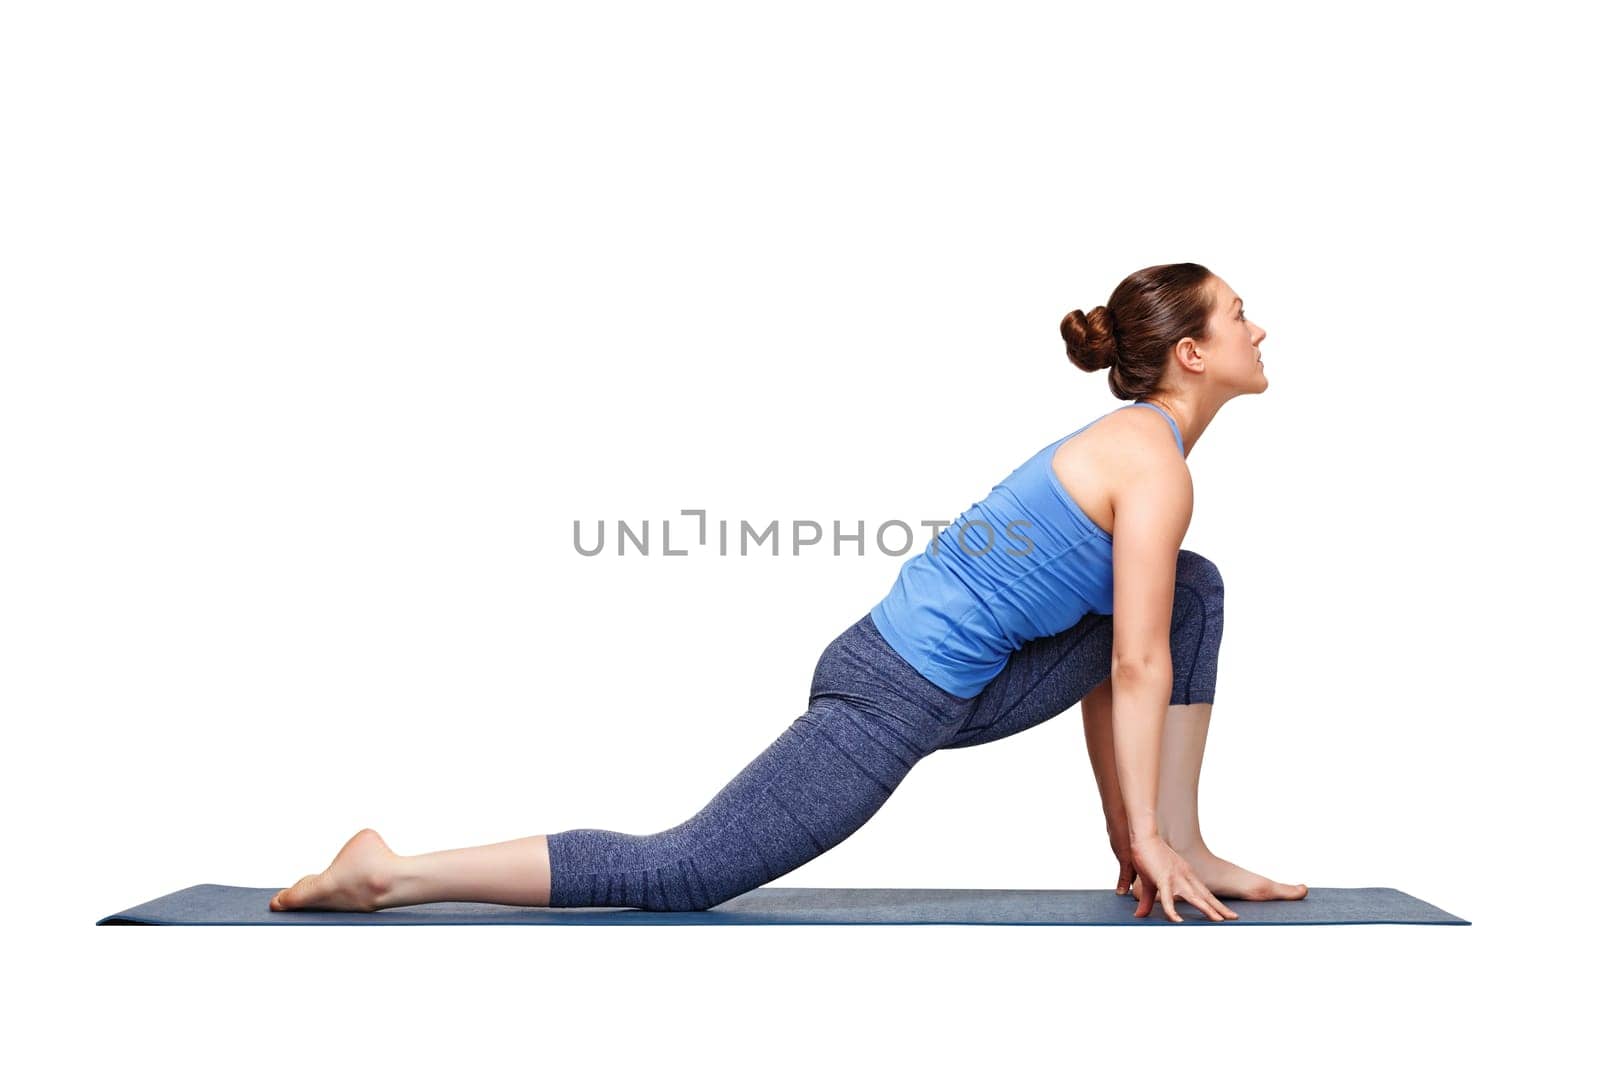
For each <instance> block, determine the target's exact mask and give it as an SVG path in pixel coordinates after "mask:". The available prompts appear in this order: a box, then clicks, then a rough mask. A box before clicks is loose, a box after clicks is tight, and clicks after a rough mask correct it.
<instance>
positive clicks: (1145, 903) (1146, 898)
mask: <svg viewBox="0 0 1600 1067" xmlns="http://www.w3.org/2000/svg"><path fill="white" fill-rule="evenodd" d="M1154 902H1155V897H1154V896H1153V895H1152V894H1151V892H1150V883H1149V882H1148V881H1145V882H1142V883H1140V885H1139V906H1138V907H1137V908H1134V909H1133V917H1134V918H1135V919H1143V918H1144V917H1145V916H1147V915H1149V914H1150V909H1151V905H1152V904H1153V903H1154Z"/></svg>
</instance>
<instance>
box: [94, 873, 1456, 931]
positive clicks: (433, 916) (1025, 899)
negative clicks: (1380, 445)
mask: <svg viewBox="0 0 1600 1067" xmlns="http://www.w3.org/2000/svg"><path fill="white" fill-rule="evenodd" d="M277 892H278V890H277V888H276V887H274V888H271V889H253V888H250V887H247V886H237V885H212V884H209V883H207V884H202V885H192V886H190V887H189V888H188V889H180V890H178V891H177V892H176V893H168V894H167V895H166V896H164V897H157V898H156V899H154V900H150V901H146V902H145V903H143V904H140V905H138V906H136V907H132V908H128V909H127V910H126V911H119V912H117V913H116V914H115V915H108V916H106V917H105V918H104V919H101V920H100V921H99V922H97V923H96V924H95V925H96V926H128V925H138V926H478V925H490V926H497V925H498V926H503V925H517V926H523V925H528V926H539V925H553V924H576V925H605V926H615V925H626V924H629V923H633V924H638V925H645V926H770V925H853V924H856V923H861V924H866V925H908V924H929V923H942V924H953V925H962V926H966V925H999V926H1140V925H1143V926H1163V927H1174V926H1196V925H1198V926H1345V925H1352V924H1364V923H1405V924H1416V925H1425V926H1471V925H1472V924H1471V923H1469V922H1467V920H1465V919H1462V918H1458V917H1457V916H1454V915H1451V914H1450V913H1449V912H1447V911H1441V910H1440V909H1439V908H1436V907H1434V906H1433V905H1432V904H1429V903H1428V902H1427V901H1423V900H1418V899H1417V898H1416V897H1413V896H1410V895H1408V894H1406V893H1402V892H1400V891H1399V890H1398V889H1386V888H1380V887H1373V888H1366V889H1331V888H1322V887H1320V886H1313V887H1311V889H1310V891H1309V892H1308V893H1307V894H1306V896H1305V898H1304V899H1302V900H1269V901H1252V900H1229V901H1227V904H1228V906H1229V907H1230V908H1232V909H1233V910H1234V911H1236V912H1238V914H1239V917H1238V918H1237V919H1228V920H1226V921H1225V922H1213V921H1212V920H1210V919H1208V918H1206V917H1205V916H1204V915H1203V914H1201V912H1200V911H1199V910H1198V909H1197V908H1195V907H1194V906H1193V905H1191V904H1189V903H1188V902H1187V901H1179V902H1178V908H1177V910H1178V914H1179V915H1181V916H1182V917H1183V920H1184V921H1183V922H1181V923H1175V922H1172V921H1170V920H1169V919H1167V917H1166V915H1165V914H1164V913H1163V912H1162V910H1161V907H1160V905H1159V904H1157V906H1156V909H1155V911H1153V912H1152V913H1151V914H1150V915H1149V916H1148V917H1147V918H1143V919H1135V918H1134V917H1133V910H1134V907H1135V906H1136V903H1137V902H1136V901H1134V900H1133V899H1132V898H1131V897H1119V896H1117V894H1116V893H1114V892H1112V891H1111V890H1109V889H806V888H798V887H796V888H777V887H773V886H764V887H762V888H760V889H752V890H751V891H750V892H748V893H744V894H741V895H740V896H737V897H734V898H733V899H732V900H729V901H725V902H723V903H721V904H718V905H717V906H716V907H714V908H710V909H707V910H705V911H641V910H638V909H634V908H521V907H512V906H510V905H506V904H466V903H441V904H413V905H411V906H409V907H404V908H386V909H384V910H383V911H372V912H347V911H305V910H296V911H272V910H271V909H269V908H268V907H267V902H268V901H270V900H271V899H272V897H273V895H274V894H275V893H277Z"/></svg>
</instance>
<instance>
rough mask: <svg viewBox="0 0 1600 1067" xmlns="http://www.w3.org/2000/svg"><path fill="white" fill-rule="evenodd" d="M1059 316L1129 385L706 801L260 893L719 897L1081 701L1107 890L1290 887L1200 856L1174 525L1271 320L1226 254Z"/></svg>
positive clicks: (863, 632)
mask: <svg viewBox="0 0 1600 1067" xmlns="http://www.w3.org/2000/svg"><path fill="white" fill-rule="evenodd" d="M1061 334H1062V337H1063V338H1064V339H1065V340H1066V345H1067V355H1068V357H1069V358H1070V359H1071V360H1072V362H1073V363H1075V364H1076V365H1078V366H1079V367H1081V368H1083V369H1084V370H1088V371H1097V370H1101V369H1104V368H1107V367H1109V368H1110V370H1111V374H1110V386H1111V391H1112V393H1114V394H1115V395H1116V396H1118V397H1120V398H1121V399H1123V400H1132V401H1133V402H1132V403H1130V404H1128V405H1126V406H1124V407H1121V408H1118V409H1116V410H1115V411H1112V412H1109V413H1107V414H1106V415H1103V416H1101V417H1100V418H1098V419H1095V420H1094V421H1092V422H1090V423H1089V424H1088V425H1086V426H1084V427H1082V428H1080V429H1079V430H1077V431H1075V432H1073V433H1070V434H1068V435H1066V436H1065V437H1063V438H1060V439H1058V440H1056V441H1053V442H1051V443H1050V444H1049V445H1046V446H1045V447H1044V448H1043V449H1041V450H1040V451H1039V452H1037V453H1035V454H1034V456H1033V457H1032V458H1030V459H1029V460H1028V461H1027V462H1025V463H1023V464H1022V466H1020V467H1018V468H1017V469H1016V470H1014V471H1012V472H1011V474H1010V475H1009V476H1007V477H1006V479H1005V480H1003V481H1002V482H1001V483H1000V484H999V485H996V486H995V487H994V489H993V491H992V492H991V493H990V494H989V496H988V497H986V498H985V499H984V500H983V501H980V502H978V503H976V504H974V505H973V506H972V507H971V508H970V509H968V510H967V511H966V512H965V513H963V515H962V516H961V517H960V518H958V519H957V520H956V521H955V522H954V523H953V524H951V526H949V527H947V528H946V529H944V530H942V531H941V532H940V533H939V535H938V536H937V537H935V538H933V539H932V540H931V541H930V542H929V545H928V548H927V549H926V550H925V551H924V552H923V553H922V554H921V555H918V556H913V557H911V558H909V559H908V560H907V561H906V562H905V564H904V565H903V566H902V567H901V569H900V573H899V575H898V577H897V578H896V580H895V584H894V586H893V588H892V589H891V590H890V591H889V593H888V595H886V596H885V597H884V598H883V599H882V600H881V601H880V602H879V603H878V604H876V605H875V606H874V607H873V608H872V610H871V611H869V612H868V613H867V614H866V615H864V616H862V617H861V618H860V619H859V620H857V621H856V622H855V623H854V624H853V625H852V626H850V628H849V629H847V630H846V631H845V632H844V633H842V634H840V635H839V636H838V637H836V638H835V639H834V640H833V642H832V643H830V644H829V645H828V647H827V648H826V649H824V651H823V653H822V656H821V658H820V660H819V661H818V663H817V666H816V671H815V673H814V675H813V677H812V682H811V694H810V703H809V707H808V708H807V710H806V712H805V714H804V715H802V716H801V717H800V718H798V719H796V720H795V721H794V723H793V724H792V725H791V726H790V727H789V729H788V730H787V731H785V732H784V734H783V735H782V736H780V737H779V738H778V739H777V740H776V741H774V742H773V743H772V745H771V746H770V747H769V748H768V749H767V750H766V751H765V752H763V753H762V754H761V755H759V756H757V757H756V758H755V759H754V760H753V761H752V762H751V763H750V764H749V765H748V766H746V767H745V768H744V769H743V770H742V771H740V772H739V774H738V775H736V776H735V777H734V779H733V781H731V782H730V783H728V785H726V786H725V787H723V789H722V790H721V791H720V792H719V793H718V794H717V795H716V796H715V797H713V798H712V799H711V801H710V803H709V804H707V805H706V807H705V808H704V809H702V810H701V811H700V812H699V813H698V814H696V815H694V816H693V817H692V818H690V819H689V820H687V821H686V822H683V823H680V824H679V825H677V826H674V827H672V828H670V829H667V830H663V831H661V832H659V833H655V834H642V835H635V834H624V833H616V832H614V831H609V830H594V829H580V830H567V831H564V832H562V833H556V834H548V835H544V834H541V835H538V836H534V837H524V838H519V839H517V840H515V841H504V842H501V843H499V844H493V845H483V846H480V847H476V848H462V849H452V850H448V851H444V852H433V853H428V854H426V855H421V856H397V855H396V854H395V853H394V852H393V851H391V850H390V849H389V847H388V846H387V845H386V844H384V842H383V839H382V838H381V837H379V836H378V834H377V833H376V831H373V830H370V829H367V830H362V831H360V832H359V833H357V834H356V835H355V836H354V837H352V838H351V839H350V840H349V841H348V842H346V844H345V846H344V848H343V849H341V850H340V852H339V854H338V855H337V856H335V857H334V860H333V863H332V864H331V865H329V867H328V869H327V870H325V871H323V872H322V873H321V874H315V875H308V876H306V877H305V878H302V879H301V880H300V881H298V882H296V883H295V884H294V885H293V886H290V887H289V888H287V889H284V890H282V891H281V892H279V893H278V894H277V895H276V896H275V897H274V898H273V899H272V902H271V905H270V906H271V908H272V909H273V910H275V911H282V910H287V909H293V908H320V909H334V910H353V911H374V910H377V909H380V908H392V907H397V906H401V905H407V904H420V903H425V902H428V901H445V900H466V901H485V902H488V903H497V904H517V905H524V906H536V907H557V908H570V907H607V906H621V907H632V908H644V909H648V910H652V911H683V910H698V909H703V908H709V907H713V906H715V905H717V904H719V903H721V902H722V901H725V900H728V899H730V898H732V897H735V896H738V895H739V894H741V893H744V892H747V891H749V890H751V889H754V888H755V887H757V886H759V885H762V884H763V883H765V882H769V881H772V880H773V879H775V878H778V877H780V876H782V875H784V874H786V873H788V872H789V871H792V870H794V869H795V868H797V867H799V866H800V865H801V864H803V863H806V862H807V861H809V860H811V859H813V858H815V857H816V856H818V855H820V854H821V853H823V852H825V851H827V850H828V849H830V848H832V847H833V846H834V845H837V844H838V843H839V842H841V841H843V840H844V839H845V838H846V837H849V836H850V835H851V834H852V833H854V832H855V831H856V830H858V829H860V827H861V826H862V825H863V824H864V823H865V822H866V821H867V819H869V818H870V817H871V816H872V814H873V813H874V812H876V811H877V810H878V808H880V807H881V806H882V805H883V802H884V801H885V800H887V799H888V797H889V795H890V793H892V792H893V791H894V789H895V787H896V786H898V785H899V784H900V782H901V780H902V779H903V778H904V777H905V775H906V774H907V773H908V772H909V771H910V770H911V768H912V766H914V765H915V764H916V762H917V761H918V760H919V759H921V758H922V757H924V756H927V755H929V754H930V753H932V752H936V751H939V750H941V749H947V748H964V747H967V746H970V745H978V744H983V743H984V742H986V741H993V740H995V739H997V738H1001V737H1007V736H1009V735H1011V734H1014V733H1017V732H1018V731H1021V730H1026V729H1027V728H1028V727H1030V726H1035V725H1037V724H1039V723H1041V722H1044V721H1045V720H1046V719H1049V718H1052V717H1053V716H1055V715H1057V714H1059V713H1060V712H1062V711H1064V710H1065V709H1067V708H1069V707H1071V706H1072V705H1073V704H1077V703H1079V702H1081V703H1082V705H1083V726H1084V737H1085V739H1086V740H1087V742H1088V746H1089V757H1090V763H1091V765H1092V767H1093V769H1094V775H1095V780H1096V782H1097V783H1098V785H1099V787H1100V795H1101V802H1102V806H1103V807H1104V809H1105V814H1106V831H1107V833H1108V835H1109V836H1110V839H1111V849H1112V852H1113V853H1115V855H1116V857H1117V860H1118V862H1119V864H1120V866H1121V871H1120V874H1119V878H1118V882H1117V890H1116V891H1117V893H1118V894H1122V893H1126V892H1129V891H1130V890H1131V891H1132V892H1133V893H1134V895H1135V896H1137V898H1138V906H1137V908H1136V909H1135V911H1134V915H1135V916H1136V917H1138V918H1145V917H1146V916H1148V915H1149V914H1150V913H1151V911H1152V910H1153V908H1154V905H1155V903H1156V902H1157V901H1159V902H1160V903H1161V906H1162V908H1163V909H1164V911H1165V914H1166V918H1167V919H1168V920H1169V921H1173V922H1182V921H1183V920H1182V919H1181V918H1180V917H1179V915H1178V913H1177V909H1176V902H1177V901H1178V900H1179V899H1183V900H1187V901H1188V902H1189V903H1191V904H1192V905H1194V906H1195V907H1196V908H1198V909H1199V910H1200V911H1201V912H1202V913H1203V914H1204V915H1205V916H1206V917H1207V918H1209V919H1211V920H1214V921H1220V920H1223V919H1236V918H1238V915H1237V914H1236V913H1235V912H1234V911H1233V910H1232V909H1230V908H1228V907H1227V906H1226V905H1225V904H1223V903H1222V901H1221V899H1219V898H1224V897H1232V898H1239V899H1248V900H1269V899H1283V900H1294V899H1299V898H1301V897H1303V896H1305V895H1306V892H1307V888H1306V886H1305V885H1303V884H1300V885H1286V884H1284V883H1281V882H1274V881H1272V880H1270V879H1268V878H1264V877H1262V876H1261V875H1258V874H1252V873H1251V872H1249V871H1247V870H1244V869H1243V868H1241V867H1238V866H1235V865H1234V864H1232V863H1228V862H1227V861H1225V860H1222V859H1219V858H1218V857H1216V856H1214V855H1213V854H1212V853H1211V851H1210V850H1209V849H1208V848H1206V846H1205V843H1204V841H1203V840H1202V839H1201V836H1200V823H1199V816H1198V814H1197V810H1196V809H1197V804H1198V784H1199V778H1200V762H1201V758H1202V756H1203V754H1204V751H1205V739H1206V730H1207V727H1208V725H1209V723H1210V720H1211V702H1212V696H1213V692H1214V688H1215V685H1216V675H1217V653H1218V649H1219V647H1220V644H1221V640H1222V579H1221V576H1220V575H1219V574H1218V572H1217V568H1216V566H1215V565H1213V564H1212V563H1211V562H1210V561H1208V560H1206V559H1205V558H1204V557H1202V556H1199V555H1196V554H1195V553H1193V552H1189V551H1187V550H1183V549H1180V548H1179V545H1180V544H1181V542H1182V540H1183V535H1184V533H1185V531H1186V530H1187V529H1188V525H1189V518H1190V515H1191V513H1192V510H1193V499H1194V498H1193V485H1192V483H1191V482H1190V478H1189V468H1188V465H1187V462H1186V459H1187V456H1188V453H1189V451H1191V450H1192V449H1193V448H1194V445H1195V442H1197V441H1198V440H1199V438H1200V435H1201V434H1202V433H1203V432H1204V431H1205V428H1206V427H1207V426H1208V425H1210V423H1211V419H1212V418H1213V416H1215V415H1216V413H1217V411H1218V410H1220V409H1221V407H1222V405H1223V404H1225V403H1227V402H1228V401H1229V400H1231V399H1232V398H1234V397H1236V396H1241V395H1244V394H1248V393H1260V392H1264V391H1265V390H1266V388H1267V379H1266V374H1265V372H1264V369H1263V364H1262V362H1261V359H1260V353H1259V351H1258V349H1257V346H1259V345H1260V343H1261V341H1262V339H1263V338H1264V337H1266V333H1265V331H1263V330H1262V329H1261V328H1260V327H1258V326H1256V325H1254V324H1253V323H1251V322H1250V321H1249V320H1248V319H1247V318H1245V315H1244V308H1243V301H1241V300H1240V299H1239V297H1238V295H1237V294H1236V293H1234V291H1233V290H1232V289H1231V288H1230V287H1229V286H1228V284H1227V283H1226V282H1224V281H1223V280H1222V279H1221V278H1218V277H1217V276H1215V275H1213V274H1212V273H1211V272H1210V271H1208V270H1206V268H1204V267H1202V266H1200V265H1198V264H1195V263H1177V264H1169V265H1166V266H1158V267H1150V268H1147V269H1145V270H1141V271H1139V272H1137V273H1135V274H1132V275H1130V276H1129V277H1128V278H1126V279H1124V280H1123V282H1122V283H1121V284H1120V285H1118V286H1117V288H1116V290H1115V291H1114V292H1113V293H1112V294H1111V298H1110V299H1109V300H1108V301H1107V302H1106V305H1105V306H1104V307H1097V308H1095V309H1094V310H1093V311H1091V312H1089V314H1087V315H1085V314H1084V313H1083V312H1081V311H1073V312H1071V313H1070V314H1068V315H1067V317H1066V318H1065V319H1063V320H1062V322H1061ZM1174 444H1176V448H1174ZM1113 535H1114V536H1113ZM1113 577H1114V578H1115V581H1113ZM1168 705H1173V706H1172V707H1171V709H1170V714H1169V708H1168ZM1113 707H1115V711H1113ZM1158 798H1159V801H1158Z"/></svg>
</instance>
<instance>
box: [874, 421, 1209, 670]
mask: <svg viewBox="0 0 1600 1067" xmlns="http://www.w3.org/2000/svg"><path fill="white" fill-rule="evenodd" d="M1139 406H1142V407H1148V408H1154V409H1155V410H1156V411H1160V412H1161V415H1162V417H1163V418H1165V419H1166V420H1167V422H1168V423H1169V424H1170V425H1171V426H1172V436H1173V437H1174V438H1176V439H1177V442H1178V451H1180V452H1182V451H1183V434H1182V433H1181V432H1180V431H1179V430H1178V424H1177V423H1176V422H1174V421H1173V418H1172V416H1171V415H1168V414H1167V413H1166V412H1165V411H1162V409H1161V408H1159V407H1156V405H1154V404H1147V403H1145V402H1144V401H1142V400H1136V401H1134V402H1133V403H1132V404H1127V405H1124V406H1123V407H1122V408H1117V409H1116V410H1117V411H1123V410H1126V409H1127V408H1130V407H1139ZM1106 414H1107V415H1109V414H1112V412H1107V413H1106ZM1105 417H1106V416H1105V415H1101V416H1100V417H1099V418H1097V419H1094V420H1091V421H1090V422H1088V423H1086V424H1085V425H1083V426H1081V427H1079V428H1078V429H1076V430H1074V431H1072V433H1069V434H1067V435H1066V437H1061V438H1058V439H1057V440H1055V441H1052V442H1051V443H1050V444H1048V445H1045V446H1044V447H1043V448H1041V449H1040V450H1039V451H1038V452H1035V453H1034V454H1033V457H1032V458H1030V459H1029V460H1027V462H1025V463H1023V464H1022V466H1020V467H1018V468H1017V469H1016V470H1014V471H1012V472H1011V473H1010V474H1009V475H1007V476H1006V478H1005V480H1003V481H1002V482H1001V483H1000V484H999V485H996V486H995V487H994V488H993V489H992V490H991V491H990V493H989V495H988V496H987V497H985V498H984V499H983V500H981V501H979V502H978V503H976V504H973V505H972V507H970V508H968V509H967V510H966V511H964V512H962V514H961V516H960V517H959V518H957V519H956V520H955V521H954V522H953V523H951V524H950V525H949V526H946V527H945V528H944V529H942V530H940V531H939V535H938V536H937V537H934V538H932V539H931V540H930V541H929V542H928V547H927V548H926V549H925V550H924V551H923V552H922V554H921V555H917V556H912V557H911V558H910V559H908V560H906V562H905V563H904V565H902V566H901V568H900V573H899V575H898V577H896V578H895V582H894V586H893V587H892V588H891V589H890V590H889V593H888V595H887V596H885V597H884V598H883V599H882V600H880V601H879V602H878V603H877V604H876V605H874V606H873V608H872V611H871V615H872V621H873V623H874V624H875V625H876V626H877V627H878V632H879V633H881V634H883V639H884V640H885V641H887V642H888V643H889V646H890V647H891V648H893V649H894V650H895V651H896V652H898V653H900V655H901V656H903V657H905V659H906V662H908V663H910V664H911V665H912V666H913V667H915V668H916V669H917V671H918V673H920V674H921V675H922V676H923V677H925V678H927V679H928V680H929V681H931V682H933V683H934V684H935V685H937V686H939V687H940V688H941V689H943V690H945V691H946V692H949V693H953V694H955V695H956V696H958V697H970V696H975V695H976V694H977V693H979V692H980V691H982V689H983V687H984V686H985V685H987V684H988V682H989V680H990V679H991V678H993V677H994V676H995V675H997V674H999V673H1000V671H1001V670H1002V669H1003V668H1004V667H1005V665H1006V660H1007V659H1009V658H1010V656H1011V653H1012V652H1014V651H1015V650H1017V649H1018V648H1021V647H1022V644H1023V642H1025V641H1031V640H1033V639H1035V638H1039V637H1047V636H1049V635H1051V634H1058V633H1061V632H1062V631H1063V630H1066V629H1068V628H1070V627H1071V626H1073V625H1074V624H1075V623H1077V622H1078V620H1079V619H1081V618H1083V616H1084V615H1086V614H1088V613H1089V612H1095V613H1097V614H1100V615H1109V614H1111V535H1110V534H1108V533H1106V532H1105V531H1104V530H1102V529H1101V528H1100V527H1098V526H1096V525H1095V524H1094V522H1093V521H1092V520H1091V519H1090V518H1089V516H1088V515H1086V514H1085V513H1084V511H1083V509H1082V508H1081V507H1079V506H1078V502H1077V501H1075V500H1073V499H1072V497H1071V495H1070V494H1069V493H1068V492H1067V490H1066V487H1065V486H1063V485H1062V484H1061V479H1059V478H1057V477H1056V474H1055V471H1054V470H1052V469H1051V466H1050V461H1051V459H1052V458H1053V457H1054V456H1055V451H1056V448H1057V447H1058V446H1059V445H1060V444H1061V442H1062V441H1065V440H1067V438H1068V437H1075V436H1077V435H1078V434H1080V433H1082V432H1083V431H1084V430H1086V429H1088V428H1089V427H1090V426H1093V425H1094V424H1095V423H1096V422H1099V421H1100V419H1103V418H1105Z"/></svg>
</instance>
